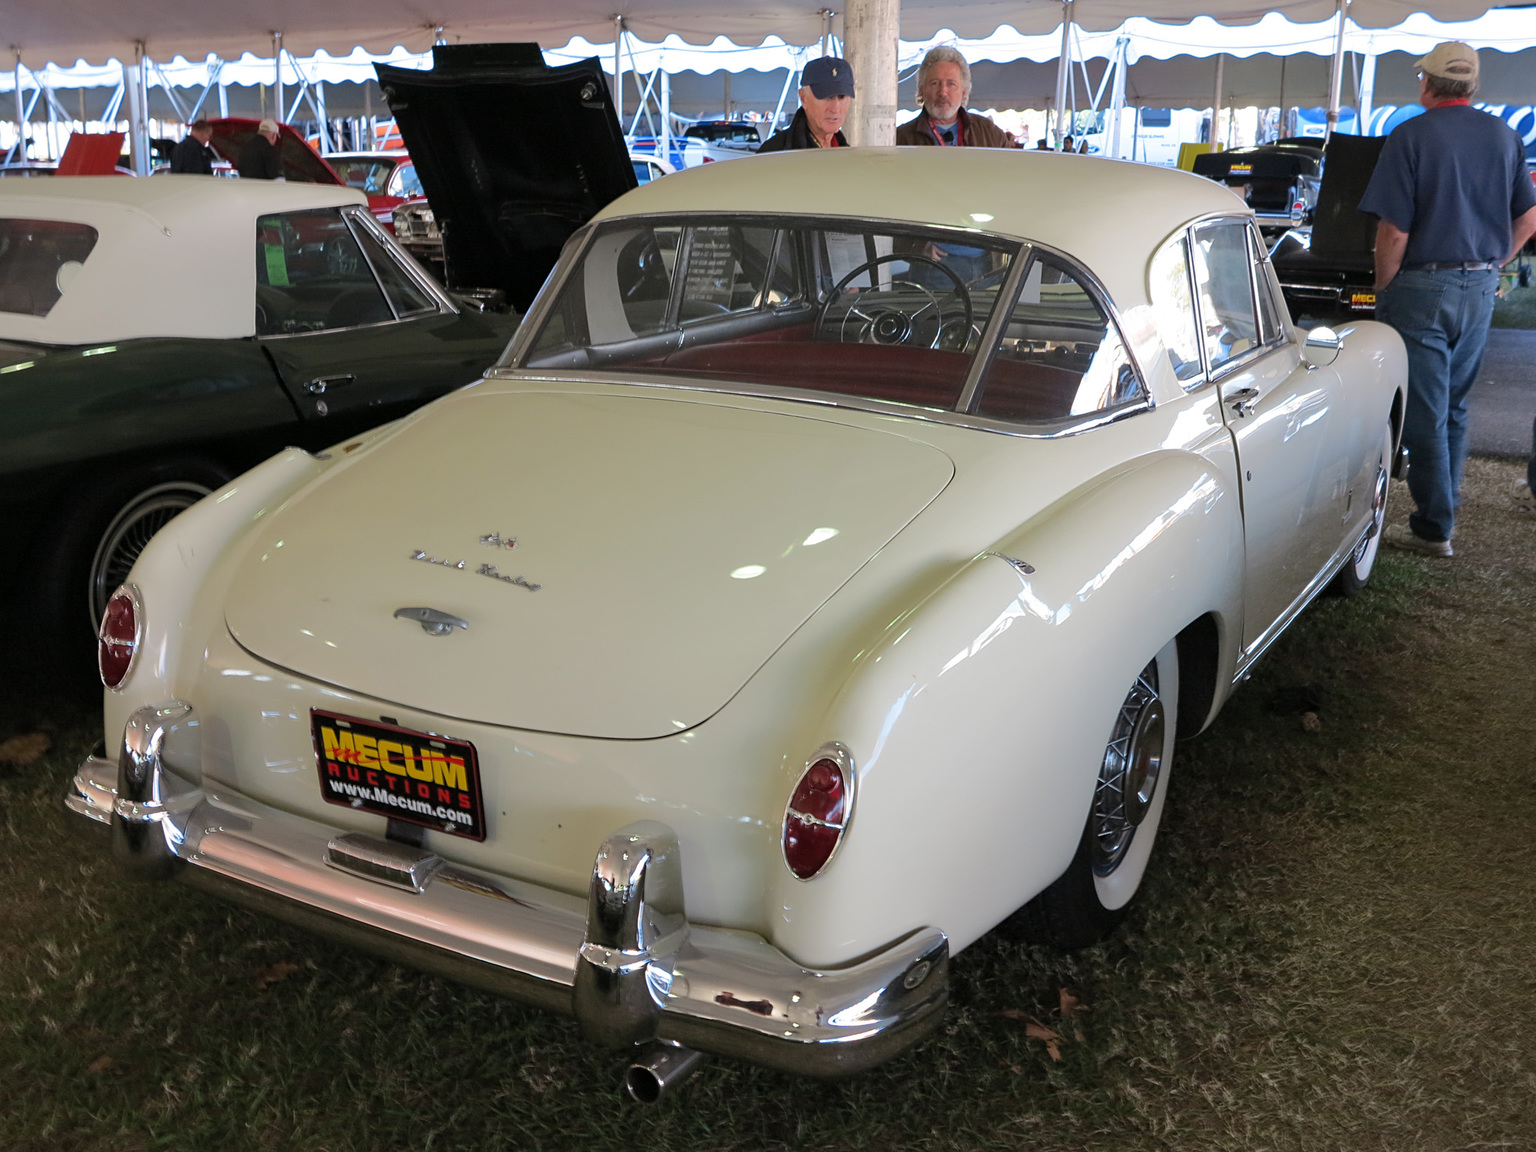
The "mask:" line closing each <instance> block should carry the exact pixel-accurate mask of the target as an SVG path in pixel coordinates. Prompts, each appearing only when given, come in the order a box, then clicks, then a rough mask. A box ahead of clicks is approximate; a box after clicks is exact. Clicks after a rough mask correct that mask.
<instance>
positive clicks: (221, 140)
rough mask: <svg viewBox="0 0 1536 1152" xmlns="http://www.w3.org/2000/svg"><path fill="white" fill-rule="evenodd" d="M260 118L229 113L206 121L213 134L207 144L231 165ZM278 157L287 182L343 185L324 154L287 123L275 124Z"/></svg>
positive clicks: (251, 135) (254, 131)
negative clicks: (312, 146)
mask: <svg viewBox="0 0 1536 1152" xmlns="http://www.w3.org/2000/svg"><path fill="white" fill-rule="evenodd" d="M260 124H261V121H260V120H252V119H250V118H248V117H243V116H229V117H226V118H224V119H222V120H210V121H208V125H209V127H210V128H211V129H212V132H213V135H212V137H211V138H210V139H209V141H208V144H209V146H210V147H211V148H212V149H213V150H214V151H215V152H217V153H218V154H219V155H220V156H221V157H222V158H223V159H224V160H225V161H227V162H228V163H229V164H230V165H231V166H233V165H234V164H236V163H237V162H238V161H239V159H240V149H241V148H242V147H244V146H245V145H246V144H247V143H249V142H250V140H251V138H252V137H254V136H255V135H256V129H257V127H258V126H260ZM277 152H278V160H279V162H280V163H281V164H282V168H283V179H284V180H286V181H288V182H289V183H291V184H330V185H333V186H336V187H342V186H344V182H343V180H342V179H341V177H340V176H339V175H338V174H337V173H336V170H335V169H334V168H332V167H331V166H330V165H329V164H328V163H326V160H325V157H323V156H321V155H320V153H318V152H316V151H315V150H314V149H313V148H311V147H310V146H309V141H307V140H305V139H304V137H303V136H301V135H300V134H299V132H298V130H297V129H296V128H294V127H293V125H291V124H279V125H278V126H277Z"/></svg>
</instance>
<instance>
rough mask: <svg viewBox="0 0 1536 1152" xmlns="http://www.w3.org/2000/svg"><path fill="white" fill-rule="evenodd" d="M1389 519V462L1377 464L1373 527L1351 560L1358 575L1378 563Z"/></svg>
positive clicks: (1373, 493) (1372, 507)
mask: <svg viewBox="0 0 1536 1152" xmlns="http://www.w3.org/2000/svg"><path fill="white" fill-rule="evenodd" d="M1386 518H1387V462H1386V461H1385V460H1381V461H1378V462H1377V464H1376V486H1375V487H1374V488H1373V489H1372V490H1371V526H1370V527H1369V528H1367V529H1366V531H1365V536H1364V538H1362V539H1361V541H1360V543H1359V544H1358V545H1356V546H1355V554H1354V555H1353V556H1351V557H1350V558H1349V562H1350V564H1351V565H1352V566H1353V567H1354V569H1355V571H1356V573H1357V574H1358V573H1359V572H1360V571H1361V570H1362V569H1363V570H1364V571H1366V572H1369V571H1370V569H1371V567H1372V566H1373V565H1374V564H1375V563H1376V553H1377V551H1378V550H1379V549H1380V548H1381V525H1382V521H1384V520H1385V519H1386Z"/></svg>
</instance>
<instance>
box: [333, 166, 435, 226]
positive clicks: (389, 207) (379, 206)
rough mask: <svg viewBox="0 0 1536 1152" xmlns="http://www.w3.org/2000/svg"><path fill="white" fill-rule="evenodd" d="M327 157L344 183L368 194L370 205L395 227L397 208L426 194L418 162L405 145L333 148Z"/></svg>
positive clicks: (382, 222) (383, 223) (383, 219)
mask: <svg viewBox="0 0 1536 1152" xmlns="http://www.w3.org/2000/svg"><path fill="white" fill-rule="evenodd" d="M325 161H326V163H327V164H329V165H330V166H331V168H332V170H333V171H334V172H335V173H336V175H337V176H339V177H341V182H342V183H343V184H345V185H346V186H347V187H348V188H356V189H357V190H358V191H359V192H361V193H362V194H363V195H365V196H367V197H368V207H369V208H370V209H371V210H372V211H373V214H374V216H375V217H376V218H377V219H378V221H379V223H380V224H382V225H384V227H386V228H388V229H390V230H391V231H393V229H394V226H395V209H396V208H398V207H399V206H400V205H401V204H403V203H405V201H407V200H410V199H412V198H414V197H418V196H420V195H421V194H422V192H421V181H420V180H419V179H417V177H416V165H415V164H414V163H412V162H411V157H410V154H409V153H407V152H405V151H404V150H402V149H398V148H396V149H393V150H391V151H388V152H332V153H331V154H330V155H329V156H327V157H326V158H325Z"/></svg>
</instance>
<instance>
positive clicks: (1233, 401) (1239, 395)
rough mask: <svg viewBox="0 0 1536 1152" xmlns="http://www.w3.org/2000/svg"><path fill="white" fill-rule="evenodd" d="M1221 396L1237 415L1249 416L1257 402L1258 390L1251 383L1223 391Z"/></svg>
mask: <svg viewBox="0 0 1536 1152" xmlns="http://www.w3.org/2000/svg"><path fill="white" fill-rule="evenodd" d="M1221 398H1222V399H1223V400H1225V401H1226V402H1227V403H1228V404H1230V405H1232V411H1234V412H1236V413H1237V414H1238V415H1239V416H1251V415H1252V414H1253V406H1254V405H1255V404H1257V403H1258V402H1259V390H1258V389H1257V388H1255V387H1254V386H1253V385H1251V384H1250V385H1247V386H1245V387H1242V388H1233V389H1232V390H1231V391H1229V392H1223V393H1222V394H1221Z"/></svg>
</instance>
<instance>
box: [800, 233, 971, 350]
mask: <svg viewBox="0 0 1536 1152" xmlns="http://www.w3.org/2000/svg"><path fill="white" fill-rule="evenodd" d="M897 262H902V263H905V264H908V265H913V264H927V265H931V266H932V267H934V268H937V269H938V270H939V271H940V272H942V273H943V274H944V275H945V276H947V277H948V278H949V280H950V282H951V283H953V284H954V288H953V290H951V291H949V292H946V293H944V294H943V296H940V295H939V294H938V293H936V292H934V291H933V290H932V289H931V288H928V287H927V286H926V285H923V284H919V283H918V282H917V281H915V280H895V279H893V280H892V281H891V285H890V288H889V289H887V288H877V289H872V290H868V291H865V292H848V285H849V284H851V283H853V281H855V280H857V279H858V278H859V277H860V276H863V275H865V274H866V273H873V272H874V270H875V269H876V268H879V267H880V265H882V264H895V263H897ZM870 282H871V283H877V281H876V279H875V277H874V276H873V275H870ZM898 287H899V288H901V289H902V290H903V291H902V292H901V293H899V294H898V293H897V292H895V291H894V290H895V289H896V288H898ZM909 290H910V291H911V292H915V293H916V294H917V297H918V298H917V299H916V300H913V299H912V297H911V296H909V295H907V294H906V293H907V291H909ZM845 294H846V295H848V296H849V297H851V299H850V300H849V303H848V310H847V312H845V313H844V314H843V317H842V320H841V321H839V322H836V323H837V339H838V341H839V342H841V343H844V344H853V343H857V344H886V345H897V344H905V345H908V346H910V347H914V348H949V349H952V350H954V351H961V350H963V349H964V348H965V345H966V344H967V343H969V341H970V337H971V329H972V325H973V324H974V322H975V319H976V312H975V309H974V308H973V307H972V305H971V294H970V292H969V291H968V290H967V289H966V287H965V281H963V280H961V279H960V277H959V276H957V275H955V273H954V271H953V270H952V269H950V268H947V267H945V266H944V265H943V264H941V263H939V262H938V261H937V260H935V259H933V257H931V256H919V255H916V254H915V253H907V252H900V253H898V252H893V253H891V254H889V255H886V256H876V257H875V258H874V259H873V260H866V261H865V262H864V263H862V264H860V265H859V266H858V267H857V268H855V269H854V270H853V271H852V272H850V273H848V275H846V276H844V277H843V278H842V279H841V280H839V281H838V282H837V286H836V287H835V288H833V289H832V293H831V295H829V296H828V297H827V300H826V303H824V304H823V305H822V306H821V311H820V312H819V313H818V314H817V316H816V331H817V333H818V334H819V333H821V332H824V331H827V332H830V330H831V329H832V322H831V321H830V317H831V316H832V312H833V308H834V306H835V305H837V304H838V302H839V301H841V300H842V298H843V296H844V295H845ZM914 305H915V306H914ZM850 325H853V336H852V337H851V338H850V336H849V326H850ZM957 336H958V337H959V339H958V340H957V339H956V337H957Z"/></svg>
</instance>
